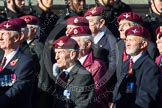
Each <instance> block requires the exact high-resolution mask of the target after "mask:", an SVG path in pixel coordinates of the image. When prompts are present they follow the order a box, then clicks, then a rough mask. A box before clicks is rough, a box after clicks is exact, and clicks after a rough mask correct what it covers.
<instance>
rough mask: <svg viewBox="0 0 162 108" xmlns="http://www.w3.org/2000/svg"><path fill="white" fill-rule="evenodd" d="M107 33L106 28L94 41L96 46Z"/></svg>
mask: <svg viewBox="0 0 162 108" xmlns="http://www.w3.org/2000/svg"><path fill="white" fill-rule="evenodd" d="M106 32H107V29H106V28H103V29H102V30H101V31H100V32H99V33H98V34H97V35H96V36H95V37H94V39H93V42H94V44H97V43H98V42H99V41H100V40H101V38H102V37H103V36H104V34H105V33H106Z"/></svg>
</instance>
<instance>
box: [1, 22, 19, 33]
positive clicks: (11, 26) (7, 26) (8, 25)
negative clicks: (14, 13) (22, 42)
mask: <svg viewBox="0 0 162 108" xmlns="http://www.w3.org/2000/svg"><path fill="white" fill-rule="evenodd" d="M0 30H8V31H18V32H20V31H21V25H20V22H18V20H17V22H15V20H8V21H4V22H2V23H1V24H0Z"/></svg>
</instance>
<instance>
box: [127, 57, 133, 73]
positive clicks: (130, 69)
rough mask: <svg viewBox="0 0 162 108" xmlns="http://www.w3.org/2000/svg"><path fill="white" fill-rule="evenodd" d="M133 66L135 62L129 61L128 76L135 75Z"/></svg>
mask: <svg viewBox="0 0 162 108" xmlns="http://www.w3.org/2000/svg"><path fill="white" fill-rule="evenodd" d="M132 65H133V60H132V59H130V60H129V65H128V76H130V75H132V74H133V71H132Z"/></svg>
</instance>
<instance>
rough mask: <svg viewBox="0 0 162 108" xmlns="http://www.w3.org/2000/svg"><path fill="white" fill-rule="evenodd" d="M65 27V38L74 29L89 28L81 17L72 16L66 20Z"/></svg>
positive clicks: (85, 20)
mask: <svg viewBox="0 0 162 108" xmlns="http://www.w3.org/2000/svg"><path fill="white" fill-rule="evenodd" d="M66 23H67V26H66V36H68V33H69V32H71V30H72V29H73V28H75V27H79V26H83V27H84V26H89V22H88V20H87V19H86V18H85V17H82V16H73V17H70V18H68V19H67V20H66Z"/></svg>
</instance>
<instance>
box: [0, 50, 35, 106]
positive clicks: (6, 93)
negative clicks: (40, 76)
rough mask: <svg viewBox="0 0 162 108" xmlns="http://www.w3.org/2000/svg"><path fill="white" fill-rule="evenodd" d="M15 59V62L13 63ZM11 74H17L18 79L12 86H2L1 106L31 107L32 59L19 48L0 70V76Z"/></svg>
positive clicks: (0, 89) (0, 88)
mask: <svg viewBox="0 0 162 108" xmlns="http://www.w3.org/2000/svg"><path fill="white" fill-rule="evenodd" d="M1 56H2V57H3V55H1ZM2 57H1V58H2ZM13 61H15V63H13V64H12V62H13ZM10 74H15V77H16V80H15V82H14V83H13V85H12V86H7V87H2V86H1V87H0V91H3V92H1V94H0V108H31V94H32V81H33V77H34V72H33V65H32V59H31V58H30V57H28V56H26V55H24V54H23V53H22V52H21V51H20V50H19V51H18V52H17V53H16V54H15V55H14V57H13V58H12V59H11V61H10V62H9V63H8V64H7V65H6V67H5V68H4V69H3V70H2V71H1V72H0V76H4V75H10ZM4 88H5V89H4Z"/></svg>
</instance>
